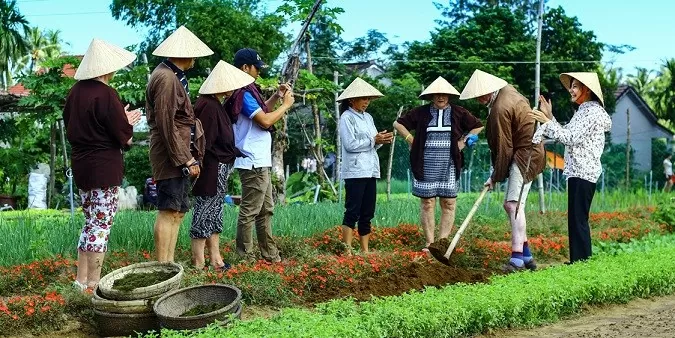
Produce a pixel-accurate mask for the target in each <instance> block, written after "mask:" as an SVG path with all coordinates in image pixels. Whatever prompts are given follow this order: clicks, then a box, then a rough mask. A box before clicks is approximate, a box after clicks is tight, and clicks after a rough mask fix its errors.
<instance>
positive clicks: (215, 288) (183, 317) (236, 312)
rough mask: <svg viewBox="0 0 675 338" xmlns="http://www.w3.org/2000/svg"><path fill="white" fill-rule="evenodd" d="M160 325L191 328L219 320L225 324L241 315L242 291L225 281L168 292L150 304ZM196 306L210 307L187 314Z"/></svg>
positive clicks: (184, 328) (172, 327)
mask: <svg viewBox="0 0 675 338" xmlns="http://www.w3.org/2000/svg"><path fill="white" fill-rule="evenodd" d="M153 307H154V310H155V313H156V314H157V319H158V320H159V324H160V326H161V327H162V328H167V329H174V330H194V329H200V328H203V327H206V326H207V325H209V324H212V323H215V322H218V323H219V324H220V325H226V324H228V323H229V322H230V321H231V320H232V319H233V318H237V319H238V318H240V317H241V311H242V307H243V305H242V304H241V291H240V290H239V289H238V288H236V287H234V286H232V285H224V284H211V285H199V286H191V287H187V288H183V289H179V290H175V291H171V292H168V293H167V294H165V295H164V296H162V297H160V298H159V299H158V300H157V301H156V302H155V305H154V306H153ZM196 307H210V309H208V310H205V311H208V312H206V313H200V314H195V315H187V313H188V312H189V311H191V310H193V309H195V308H196Z"/></svg>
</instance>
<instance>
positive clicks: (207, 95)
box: [190, 60, 255, 271]
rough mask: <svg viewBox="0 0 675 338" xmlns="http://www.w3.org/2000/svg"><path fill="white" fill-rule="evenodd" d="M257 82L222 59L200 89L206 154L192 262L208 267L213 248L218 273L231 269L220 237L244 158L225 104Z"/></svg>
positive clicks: (197, 105) (199, 182)
mask: <svg viewBox="0 0 675 338" xmlns="http://www.w3.org/2000/svg"><path fill="white" fill-rule="evenodd" d="M253 82H255V79H254V78H253V77H252V76H250V75H248V74H246V73H244V72H243V71H241V70H239V69H237V68H236V67H234V66H232V65H230V64H228V63H226V62H225V61H222V60H221V61H218V64H217V65H216V67H215V68H213V71H211V74H209V77H207V78H206V81H204V84H202V86H201V88H199V94H200V95H199V98H198V99H197V102H196V103H195V116H196V117H197V118H198V119H199V121H200V122H201V123H202V126H203V128H204V139H205V142H206V147H205V149H206V153H205V154H204V161H203V162H202V169H201V173H200V175H199V178H198V179H197V181H196V182H195V185H194V187H193V188H192V195H193V196H195V205H194V213H193V215H192V226H191V227H190V238H191V242H192V263H193V264H194V265H195V267H196V268H198V269H201V268H203V267H204V264H205V259H204V249H205V247H208V249H209V254H210V256H211V257H210V258H211V265H212V266H213V267H214V268H215V269H216V271H223V270H226V269H228V268H229V265H228V264H226V263H225V262H224V261H223V257H222V256H221V255H220V249H219V241H220V240H219V237H220V233H221V232H223V207H224V203H225V196H226V194H227V179H228V177H229V176H230V173H231V172H232V169H233V164H234V159H235V157H237V156H242V155H241V152H240V151H239V150H238V149H237V148H236V147H235V146H234V130H233V128H232V121H231V120H230V117H229V116H228V115H227V112H226V111H225V107H223V104H222V103H223V99H224V98H225V97H226V96H229V95H231V94H232V91H234V90H235V89H239V88H241V87H244V86H248V85H249V84H251V83H253Z"/></svg>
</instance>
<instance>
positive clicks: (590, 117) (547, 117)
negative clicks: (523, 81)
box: [531, 73, 612, 263]
mask: <svg viewBox="0 0 675 338" xmlns="http://www.w3.org/2000/svg"><path fill="white" fill-rule="evenodd" d="M560 81H561V82H562V83H563V85H564V86H565V88H567V90H568V91H569V93H570V95H571V100H572V104H574V105H576V106H578V109H577V111H576V112H575V113H574V116H573V117H572V119H571V120H570V122H569V123H568V124H567V125H565V126H561V125H560V124H559V123H558V122H557V121H556V120H555V118H554V117H553V115H552V113H551V101H547V100H546V99H544V97H543V96H542V97H539V102H540V109H541V110H540V111H539V110H534V111H533V112H532V113H531V114H532V116H533V117H534V118H535V119H536V120H537V121H539V122H541V123H542V125H541V126H540V127H539V128H538V129H537V132H536V133H535V134H534V137H533V140H532V142H533V143H539V142H541V139H542V137H543V136H546V137H548V138H551V139H554V140H557V141H558V142H561V143H563V144H564V145H565V169H564V171H563V174H564V175H565V176H566V177H567V186H568V192H567V208H568V210H567V228H568V231H569V243H570V263H574V262H577V261H580V260H585V259H587V258H589V257H590V256H591V230H590V227H589V225H588V213H589V211H590V208H591V202H592V201H593V195H594V194H595V185H596V182H597V181H598V178H599V177H600V174H601V173H602V165H601V163H600V156H602V153H603V151H604V147H605V133H606V132H608V131H609V130H610V129H611V128H612V120H611V118H610V117H609V115H608V114H607V112H606V111H605V108H604V104H605V103H604V101H603V98H602V90H601V88H600V82H599V81H598V75H597V74H596V73H563V74H560Z"/></svg>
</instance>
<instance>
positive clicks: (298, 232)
mask: <svg viewBox="0 0 675 338" xmlns="http://www.w3.org/2000/svg"><path fill="white" fill-rule="evenodd" d="M477 195H478V194H477V193H466V194H460V195H459V197H458V202H457V219H456V224H461V222H462V220H463V219H464V217H465V216H466V214H467V213H468V211H469V209H470V208H471V207H472V205H473V203H474V202H475V199H476V198H477ZM664 196H665V195H654V196H653V197H652V199H651V201H650V199H649V198H648V196H647V195H646V194H640V193H636V194H624V193H621V192H613V193H608V194H607V195H606V196H605V197H604V198H602V197H601V196H600V195H596V199H595V201H594V205H593V211H595V212H597V211H612V210H621V209H625V208H627V207H631V206H646V205H654V204H655V203H656V202H657V201H658V200H661V199H663V197H664ZM548 197H549V196H548V195H547V198H548ZM551 197H552V198H551V199H550V201H547V207H549V210H557V211H564V210H566V208H567V197H566V194H562V193H556V194H553V195H552V196H551ZM503 199H504V193H503V192H493V193H490V194H489V195H488V196H487V197H486V198H485V200H484V201H483V205H481V207H480V209H479V211H478V213H477V214H476V216H475V218H474V220H476V221H480V222H489V223H501V222H503V223H504V226H505V227H504V229H505V231H507V230H508V229H507V226H506V217H505V215H504V211H503V209H502V203H503ZM526 209H527V210H528V211H529V212H530V214H531V216H529V217H530V219H531V220H532V221H530V222H529V223H530V224H529V225H528V226H533V223H536V220H535V219H533V218H534V217H536V211H538V210H539V207H538V195H537V194H536V191H532V193H530V194H529V196H528V200H527V208H526ZM237 212H238V209H237V208H236V207H227V208H226V209H225V212H224V220H225V224H224V230H223V236H222V238H223V240H228V239H233V238H234V234H235V229H236V222H237ZM343 212H344V207H343V206H342V205H340V204H337V203H319V204H304V205H288V206H277V207H276V209H275V215H274V219H273V231H274V235H275V236H292V237H307V236H310V235H312V234H315V233H318V232H321V231H324V230H326V229H327V228H330V227H333V226H336V225H339V224H340V223H341V221H342V215H343ZM436 212H437V214H439V213H440V210H439V208H437V210H436ZM3 215H4V214H3V213H0V265H2V266H6V265H12V264H18V263H24V262H30V261H33V260H36V259H40V258H43V257H45V256H48V255H52V254H64V255H70V254H74V253H75V248H76V243H77V239H78V237H79V232H80V229H81V227H82V225H83V223H84V218H83V216H82V214H81V213H79V212H78V213H76V215H75V219H74V220H73V221H71V219H70V214H69V213H62V215H61V216H54V213H53V212H50V213H49V217H45V216H44V215H43V214H42V213H40V212H38V213H36V214H34V212H13V213H8V214H7V215H8V216H11V217H3ZM35 215H38V216H35ZM155 217H156V212H147V211H122V212H119V213H118V215H117V216H116V218H115V223H114V226H113V229H112V233H111V236H110V249H112V250H120V249H122V250H127V251H132V252H133V251H139V250H152V248H153V225H154V222H155ZM418 220H419V200H418V199H417V198H415V197H413V196H410V195H407V194H396V195H392V199H391V201H389V202H387V201H386V196H385V195H378V205H377V210H376V213H375V219H373V224H374V226H376V227H382V226H395V225H398V224H400V223H414V224H417V223H418ZM190 222H191V213H188V215H187V216H186V217H185V219H184V221H183V224H182V226H181V229H180V235H179V245H180V246H182V247H189V245H190V239H189V236H188V230H189V225H190Z"/></svg>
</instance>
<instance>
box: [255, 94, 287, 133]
mask: <svg viewBox="0 0 675 338" xmlns="http://www.w3.org/2000/svg"><path fill="white" fill-rule="evenodd" d="M294 102H295V98H294V97H293V92H291V91H290V90H288V91H286V92H285V93H284V102H283V103H282V104H281V106H279V108H277V109H276V110H275V111H273V112H269V113H267V114H265V113H260V112H259V113H257V114H255V115H254V116H253V121H255V123H257V124H258V125H259V126H260V127H262V128H264V129H267V128H269V127H271V126H273V125H274V124H275V123H277V121H279V120H281V118H282V117H283V116H284V114H286V112H287V111H288V110H289V109H291V107H292V106H293V103H294Z"/></svg>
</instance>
